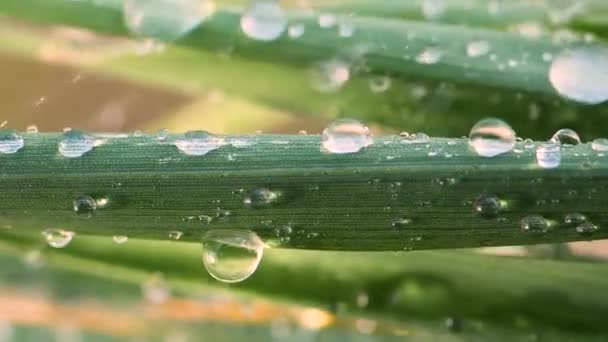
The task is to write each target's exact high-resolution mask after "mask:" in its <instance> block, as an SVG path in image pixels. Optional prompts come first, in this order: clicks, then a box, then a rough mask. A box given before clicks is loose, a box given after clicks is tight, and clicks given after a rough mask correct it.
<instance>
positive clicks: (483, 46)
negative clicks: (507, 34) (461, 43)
mask: <svg viewBox="0 0 608 342" xmlns="http://www.w3.org/2000/svg"><path fill="white" fill-rule="evenodd" d="M488 52H490V44H488V42H486V41H485V40H477V41H473V42H470V43H468V44H467V55H468V56H469V57H473V58H475V57H481V56H483V55H485V54H487V53H488Z"/></svg>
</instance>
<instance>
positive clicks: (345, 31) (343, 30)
mask: <svg viewBox="0 0 608 342" xmlns="http://www.w3.org/2000/svg"><path fill="white" fill-rule="evenodd" d="M354 33H355V25H353V24H352V23H351V22H348V21H344V22H341V23H340V25H338V35H339V36H340V37H342V38H350V37H352V36H353V34H354Z"/></svg>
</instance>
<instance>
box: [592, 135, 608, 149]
mask: <svg viewBox="0 0 608 342" xmlns="http://www.w3.org/2000/svg"><path fill="white" fill-rule="evenodd" d="M591 148H592V149H593V150H594V151H596V152H608V139H606V138H597V139H595V140H593V142H591Z"/></svg>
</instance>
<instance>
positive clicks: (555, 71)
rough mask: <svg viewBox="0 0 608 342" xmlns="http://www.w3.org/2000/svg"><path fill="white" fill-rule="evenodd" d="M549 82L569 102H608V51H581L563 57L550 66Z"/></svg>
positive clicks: (584, 48) (578, 49)
mask: <svg viewBox="0 0 608 342" xmlns="http://www.w3.org/2000/svg"><path fill="white" fill-rule="evenodd" d="M549 80H550V81H551V85H553V88H555V90H556V91H557V92H558V93H559V94H560V95H561V96H563V97H565V98H567V99H570V100H573V101H577V102H581V103H585V104H598V103H601V102H604V101H606V100H608V49H604V48H591V47H582V48H577V49H574V50H566V51H564V52H562V53H560V54H559V55H558V56H557V57H555V58H554V59H553V62H552V63H551V68H550V70H549Z"/></svg>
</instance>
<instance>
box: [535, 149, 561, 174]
mask: <svg viewBox="0 0 608 342" xmlns="http://www.w3.org/2000/svg"><path fill="white" fill-rule="evenodd" d="M561 161H562V150H561V147H560V145H558V144H555V143H544V144H540V145H539V146H538V147H537V148H536V163H537V164H538V166H540V167H542V168H543V169H553V168H556V167H558V166H559V165H560V163H561Z"/></svg>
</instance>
